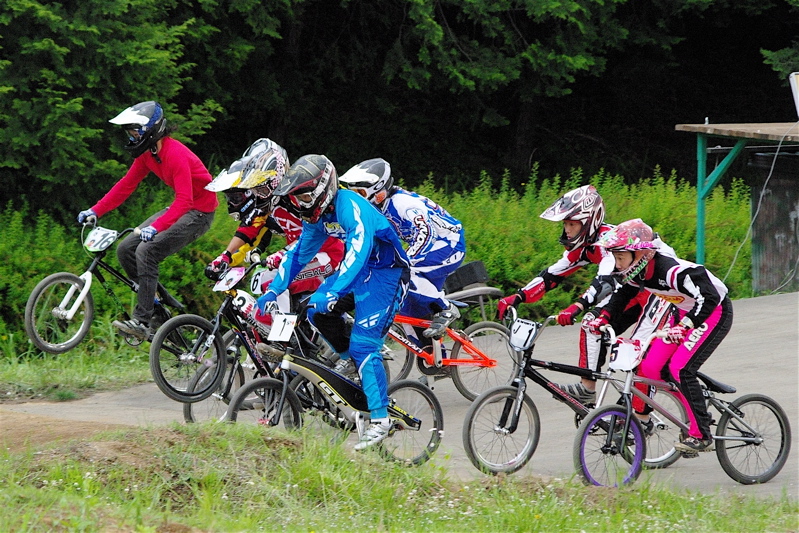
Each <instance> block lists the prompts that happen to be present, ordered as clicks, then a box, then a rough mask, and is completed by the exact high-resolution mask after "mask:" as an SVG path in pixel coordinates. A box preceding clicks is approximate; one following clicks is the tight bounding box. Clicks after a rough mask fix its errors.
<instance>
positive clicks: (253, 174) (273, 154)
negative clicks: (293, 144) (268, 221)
mask: <svg viewBox="0 0 799 533" xmlns="http://www.w3.org/2000/svg"><path fill="white" fill-rule="evenodd" d="M244 155H245V157H249V160H248V162H247V165H246V167H245V168H244V172H243V177H242V180H241V183H240V184H239V185H238V186H239V187H240V188H242V189H249V190H252V191H253V193H254V194H255V195H256V196H257V197H258V198H260V199H261V200H268V202H269V205H270V207H271V208H272V209H274V207H275V206H276V205H277V202H278V200H279V199H280V198H279V197H277V196H274V192H275V189H277V187H278V185H279V184H280V182H281V181H282V180H283V177H284V176H285V175H286V171H287V170H288V168H289V158H288V154H287V153H286V150H284V149H283V148H282V147H281V146H280V145H279V144H277V143H275V142H274V141H270V140H269V139H258V140H257V141H256V142H255V143H254V144H253V145H252V146H251V147H250V149H248V150H247V152H245V154H244Z"/></svg>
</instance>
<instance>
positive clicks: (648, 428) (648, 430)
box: [641, 418, 655, 437]
mask: <svg viewBox="0 0 799 533" xmlns="http://www.w3.org/2000/svg"><path fill="white" fill-rule="evenodd" d="M641 427H642V428H644V437H651V436H652V434H653V433H654V432H655V423H654V422H653V421H652V419H651V418H650V419H649V420H647V421H646V422H643V421H642V422H641Z"/></svg>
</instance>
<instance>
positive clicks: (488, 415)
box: [462, 386, 541, 475]
mask: <svg viewBox="0 0 799 533" xmlns="http://www.w3.org/2000/svg"><path fill="white" fill-rule="evenodd" d="M517 392H518V389H517V388H516V387H511V386H502V387H496V388H494V389H490V390H487V391H486V392H484V393H483V394H481V395H480V396H478V397H477V399H475V400H474V402H473V403H472V405H471V406H470V407H469V410H468V411H467V412H466V417H465V419H464V425H463V430H462V438H463V449H464V451H465V452H466V456H467V457H468V458H469V461H471V462H472V464H473V465H474V466H475V468H477V469H478V470H480V471H481V472H483V473H485V474H494V475H496V474H512V473H513V472H516V471H518V470H520V469H522V468H523V467H524V466H525V465H526V464H527V463H528V462H529V461H530V458H532V457H533V454H534V453H535V450H536V449H537V448H538V439H539V438H540V436H541V419H540V418H539V416H538V409H537V408H536V406H535V402H533V400H532V398H530V397H529V396H527V394H525V395H524V399H523V401H522V407H521V409H520V410H519V421H518V423H517V426H516V430H515V431H513V432H510V431H508V430H507V429H506V428H505V427H501V426H502V424H501V422H500V420H501V418H502V414H503V411H504V410H505V408H506V406H507V407H508V408H509V409H512V408H513V404H514V403H515V400H516V394H517ZM508 402H510V403H508ZM508 412H510V411H508Z"/></svg>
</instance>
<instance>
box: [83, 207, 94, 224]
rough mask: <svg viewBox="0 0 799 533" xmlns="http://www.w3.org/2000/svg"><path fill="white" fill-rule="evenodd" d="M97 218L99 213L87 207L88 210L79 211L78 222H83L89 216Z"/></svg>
mask: <svg viewBox="0 0 799 533" xmlns="http://www.w3.org/2000/svg"><path fill="white" fill-rule="evenodd" d="M92 217H94V218H97V213H95V212H94V209H87V210H86V211H81V212H80V213H78V224H83V223H84V222H85V221H86V219H88V218H92Z"/></svg>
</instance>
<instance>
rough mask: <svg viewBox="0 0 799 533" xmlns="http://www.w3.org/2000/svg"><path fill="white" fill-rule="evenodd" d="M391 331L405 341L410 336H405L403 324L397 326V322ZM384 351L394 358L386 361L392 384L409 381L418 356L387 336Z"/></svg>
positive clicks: (392, 325)
mask: <svg viewBox="0 0 799 533" xmlns="http://www.w3.org/2000/svg"><path fill="white" fill-rule="evenodd" d="M391 330H392V331H393V332H394V333H395V334H396V335H398V336H401V337H402V338H403V339H407V338H408V336H407V335H406V334H405V329H404V328H403V327H402V324H397V323H396V322H395V323H393V324H391ZM383 349H384V350H387V351H388V353H389V354H390V355H391V357H392V359H391V360H389V361H386V364H387V365H388V368H389V376H390V381H389V382H390V383H391V382H394V381H400V380H402V379H407V378H408V376H409V375H410V374H411V370H413V363H414V361H415V360H416V354H415V353H413V352H411V351H410V350H408V349H407V348H405V347H404V346H403V345H402V344H400V343H399V342H397V341H395V340H394V339H392V338H391V337H389V336H388V335H386V340H385V342H384V343H383Z"/></svg>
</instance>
